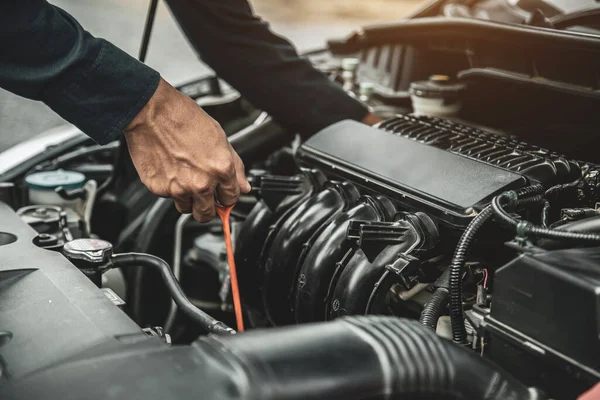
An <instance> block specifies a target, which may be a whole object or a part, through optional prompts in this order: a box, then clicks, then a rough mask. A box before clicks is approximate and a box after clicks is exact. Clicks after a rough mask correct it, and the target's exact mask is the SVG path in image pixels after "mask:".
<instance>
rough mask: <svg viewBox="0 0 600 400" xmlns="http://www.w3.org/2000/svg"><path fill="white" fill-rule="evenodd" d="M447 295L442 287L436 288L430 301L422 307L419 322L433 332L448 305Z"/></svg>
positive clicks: (446, 291)
mask: <svg viewBox="0 0 600 400" xmlns="http://www.w3.org/2000/svg"><path fill="white" fill-rule="evenodd" d="M448 295H449V292H448V289H446V288H443V287H441V288H437V289H436V290H435V292H433V295H432V296H431V299H429V301H428V302H427V303H426V304H425V306H424V307H423V311H422V312H421V317H420V318H419V322H420V323H421V324H423V325H425V326H426V327H428V328H429V329H431V330H433V331H435V329H436V327H437V322H438V320H439V319H440V317H441V316H442V314H443V313H444V310H445V309H446V306H447V305H448Z"/></svg>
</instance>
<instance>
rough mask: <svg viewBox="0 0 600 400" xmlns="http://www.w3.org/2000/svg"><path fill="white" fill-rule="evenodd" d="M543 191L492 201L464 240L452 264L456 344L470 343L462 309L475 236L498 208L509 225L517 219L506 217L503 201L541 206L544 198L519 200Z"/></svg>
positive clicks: (530, 189) (527, 191)
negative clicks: (463, 280) (466, 270)
mask: <svg viewBox="0 0 600 400" xmlns="http://www.w3.org/2000/svg"><path fill="white" fill-rule="evenodd" d="M543 190H544V187H543V186H542V185H532V186H527V187H524V188H521V189H519V190H517V191H514V192H512V197H511V196H509V194H508V193H503V194H501V195H499V196H496V197H495V198H494V199H493V200H492V204H490V205H489V206H487V207H486V208H484V209H483V210H482V211H481V212H480V213H479V214H478V215H477V216H476V217H475V218H473V220H472V221H471V223H470V224H469V225H468V226H467V229H465V231H464V232H463V234H462V236H461V237H460V240H459V241H458V245H457V246H456V250H455V252H454V257H453V259H452V263H451V264H450V290H449V292H450V302H449V304H450V321H451V323H452V340H453V341H454V342H455V343H460V344H465V343H466V342H467V332H466V331H465V325H464V322H463V320H464V316H463V309H462V275H463V271H464V267H465V262H466V259H467V256H468V255H469V252H470V250H471V245H472V242H473V239H474V238H475V235H476V234H477V232H479V230H480V229H481V227H482V226H483V224H484V223H485V222H486V221H488V220H489V219H490V218H491V216H492V215H494V211H495V210H496V208H497V209H498V210H500V211H502V212H500V213H497V214H496V216H497V217H499V218H500V219H501V220H503V221H505V222H507V223H509V224H510V223H512V221H513V220H514V218H512V217H511V216H510V215H509V214H508V213H506V212H505V211H504V209H503V208H502V205H501V204H500V202H501V201H502V200H503V199H506V200H509V201H514V202H515V204H516V205H527V204H533V203H538V202H540V201H542V200H543V198H542V196H539V195H538V196H534V197H527V198H524V199H519V197H520V196H530V195H534V194H536V193H540V192H541V191H543ZM515 221H516V220H515Z"/></svg>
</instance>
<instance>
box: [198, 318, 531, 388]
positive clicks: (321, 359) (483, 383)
mask: <svg viewBox="0 0 600 400" xmlns="http://www.w3.org/2000/svg"><path fill="white" fill-rule="evenodd" d="M194 346H195V347H196V348H198V349H199V350H200V351H202V352H203V353H205V354H210V355H213V354H218V355H219V359H220V360H222V361H221V364H222V365H223V367H224V368H223V369H224V371H223V372H222V374H223V375H226V376H228V377H230V380H229V382H227V388H228V389H227V390H224V389H223V385H222V384H221V385H220V387H216V388H215V389H214V392H212V391H208V392H205V393H204V395H205V397H207V398H216V397H219V398H221V399H226V400H230V399H234V398H235V399H240V398H244V399H249V400H250V399H260V400H274V399H277V400H300V399H315V400H319V399H328V400H358V399H372V400H378V399H379V400H384V399H396V398H398V399H400V398H401V399H424V398H444V399H486V400H505V399H512V400H524V399H528V400H534V399H542V398H543V397H542V396H543V395H542V394H541V393H540V392H538V391H537V390H535V389H529V388H527V387H526V386H525V385H523V384H522V383H520V382H519V381H517V380H516V379H514V378H513V377H511V376H510V375H508V374H506V373H505V372H502V371H500V370H498V369H497V368H496V367H494V366H493V365H492V364H491V363H490V362H488V361H487V360H485V359H483V358H481V357H480V356H479V355H477V354H475V353H473V352H472V351H470V350H468V349H465V348H463V347H462V346H457V345H455V344H453V343H452V342H450V341H447V340H445V339H443V338H440V337H438V336H437V335H436V334H435V333H434V332H432V331H431V330H429V329H427V328H426V327H424V326H423V325H421V324H419V323H418V322H417V321H414V320H407V319H401V318H393V317H383V316H361V317H344V318H340V319H338V320H335V321H333V322H327V323H321V324H305V325H300V326H294V327H286V328H279V329H271V330H260V331H250V332H247V333H244V334H243V335H234V336H230V337H226V336H219V337H204V338H201V339H200V340H198V341H197V342H196V343H194ZM201 359H204V357H201ZM229 371H232V372H229ZM233 371H236V372H237V374H238V375H237V376H236V374H235V373H234V372H233ZM215 380H216V379H215ZM217 393H218V394H219V396H217Z"/></svg>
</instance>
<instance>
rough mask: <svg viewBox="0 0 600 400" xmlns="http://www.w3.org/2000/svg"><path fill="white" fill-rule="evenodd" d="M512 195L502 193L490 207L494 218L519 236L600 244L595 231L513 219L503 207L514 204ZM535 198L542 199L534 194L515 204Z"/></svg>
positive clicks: (510, 193) (599, 237)
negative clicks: (581, 230)
mask: <svg viewBox="0 0 600 400" xmlns="http://www.w3.org/2000/svg"><path fill="white" fill-rule="evenodd" d="M514 197H515V196H514V194H513V193H512V192H506V193H502V194H501V195H499V196H497V197H495V198H494V199H493V200H492V209H493V211H494V215H495V216H496V218H498V220H499V221H500V222H501V223H503V224H504V225H507V226H509V227H513V228H514V229H515V230H516V232H517V234H518V235H519V236H522V237H528V236H531V237H535V238H544V239H555V240H569V241H575V242H580V243H586V244H593V245H598V244H600V235H599V234H596V233H587V232H572V231H561V230H559V229H551V228H545V227H543V226H536V225H534V224H533V223H531V222H529V221H519V220H517V219H515V218H514V217H513V216H511V215H510V214H509V213H508V212H507V211H506V210H505V209H504V207H505V205H509V206H511V205H512V204H514ZM538 197H539V199H538ZM536 199H538V201H543V198H542V197H541V196H536V197H533V198H530V199H523V200H522V201H521V200H517V204H518V205H522V204H524V202H525V200H530V201H535V200H536Z"/></svg>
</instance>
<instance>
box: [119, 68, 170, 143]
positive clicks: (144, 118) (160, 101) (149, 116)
mask: <svg viewBox="0 0 600 400" xmlns="http://www.w3.org/2000/svg"><path fill="white" fill-rule="evenodd" d="M169 88H170V85H169V84H168V83H167V82H166V81H164V80H163V79H162V78H160V82H159V83H158V87H157V88H156V90H155V91H154V94H153V95H152V97H150V100H148V102H147V103H146V105H145V106H144V107H143V108H142V109H141V110H140V111H139V112H138V113H137V115H136V116H135V117H133V119H132V120H131V121H130V122H129V124H127V126H126V127H125V129H124V131H123V133H124V134H125V135H127V134H129V133H131V132H134V131H136V130H139V129H141V128H143V127H147V126H150V125H153V124H154V121H155V120H156V116H157V115H158V114H159V110H161V109H163V108H164V107H165V105H166V103H167V102H166V98H167V96H168V90H169Z"/></svg>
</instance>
